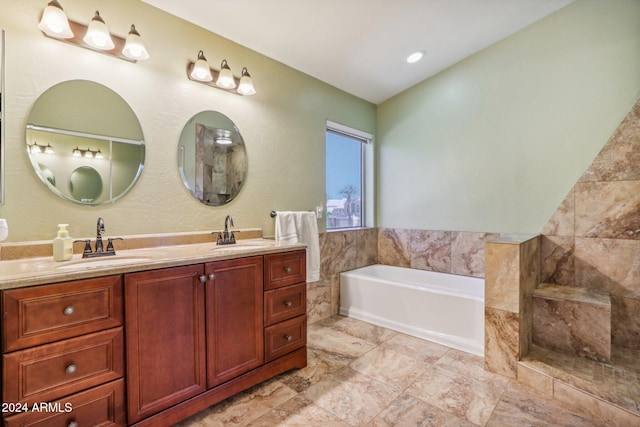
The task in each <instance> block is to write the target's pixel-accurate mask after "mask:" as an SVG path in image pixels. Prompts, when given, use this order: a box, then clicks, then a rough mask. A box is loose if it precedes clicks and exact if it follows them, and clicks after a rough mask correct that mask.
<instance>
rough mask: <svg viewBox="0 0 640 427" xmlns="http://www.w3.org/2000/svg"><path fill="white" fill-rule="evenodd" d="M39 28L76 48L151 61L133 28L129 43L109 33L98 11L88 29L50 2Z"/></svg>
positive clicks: (128, 58) (57, 4)
mask: <svg viewBox="0 0 640 427" xmlns="http://www.w3.org/2000/svg"><path fill="white" fill-rule="evenodd" d="M38 28H40V30H41V31H42V32H43V33H44V34H45V35H46V36H47V37H51V38H54V39H56V40H61V41H64V42H67V43H71V44H74V45H76V46H80V47H84V48H87V49H92V50H95V51H98V52H102V53H105V54H107V55H111V56H114V57H116V58H120V59H124V60H127V61H131V62H136V61H144V60H146V59H149V52H148V51H147V49H146V48H145V46H144V43H143V42H142V38H141V37H140V33H138V31H137V30H136V27H135V26H134V25H131V30H130V31H129V35H128V36H127V38H126V40H125V39H123V38H122V37H118V36H114V35H112V34H110V33H109V29H108V28H107V25H106V24H105V22H104V20H103V19H102V17H101V16H100V12H98V11H96V13H95V15H94V16H93V19H92V20H91V22H90V23H89V25H88V26H87V25H83V24H80V23H78V22H74V21H71V20H69V19H68V18H67V15H66V14H65V13H64V10H63V9H62V6H61V5H60V3H59V2H58V0H52V1H50V2H49V4H48V5H47V7H46V8H45V10H44V12H43V13H42V19H41V20H40V24H38Z"/></svg>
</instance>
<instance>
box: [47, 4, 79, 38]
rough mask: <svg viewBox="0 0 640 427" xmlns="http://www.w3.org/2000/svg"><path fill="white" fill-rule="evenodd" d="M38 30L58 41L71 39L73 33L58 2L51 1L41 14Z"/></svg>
mask: <svg viewBox="0 0 640 427" xmlns="http://www.w3.org/2000/svg"><path fill="white" fill-rule="evenodd" d="M38 28H40V30H41V31H42V32H43V33H45V34H46V35H48V36H51V37H56V38H60V39H70V38H72V37H73V31H71V27H69V20H68V19H67V15H66V14H65V13H64V10H62V6H61V5H60V3H58V0H52V1H51V2H49V4H48V5H47V7H46V8H45V9H44V12H42V19H41V20H40V23H39V24H38Z"/></svg>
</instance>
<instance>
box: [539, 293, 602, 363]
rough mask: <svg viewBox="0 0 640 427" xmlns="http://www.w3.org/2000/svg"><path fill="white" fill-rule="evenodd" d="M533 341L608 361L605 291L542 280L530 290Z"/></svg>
mask: <svg viewBox="0 0 640 427" xmlns="http://www.w3.org/2000/svg"><path fill="white" fill-rule="evenodd" d="M532 338H533V343H534V344H536V345H538V346H540V347H543V348H547V349H551V350H558V351H562V352H566V353H569V354H573V355H576V356H580V357H586V358H588V359H593V360H597V361H600V362H610V361H611V296H610V295H609V293H608V292H604V291H600V290H595V289H585V288H577V287H572V286H558V285H553V284H548V283H542V284H540V286H539V287H538V288H537V289H536V290H534V292H533V331H532Z"/></svg>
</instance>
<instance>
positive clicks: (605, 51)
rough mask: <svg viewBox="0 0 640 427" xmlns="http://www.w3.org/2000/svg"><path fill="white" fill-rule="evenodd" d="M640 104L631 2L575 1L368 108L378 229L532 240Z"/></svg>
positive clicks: (637, 33)
mask: <svg viewBox="0 0 640 427" xmlns="http://www.w3.org/2000/svg"><path fill="white" fill-rule="evenodd" d="M425 60H427V61H428V60H429V58H428V53H427V57H426V58H425ZM639 96H640V1H637V0H609V1H604V0H577V1H576V2H574V3H572V4H570V5H568V6H567V7H565V8H563V9H561V10H560V11H558V12H556V13H555V14H553V15H551V16H549V17H547V18H545V19H543V20H541V21H538V22H537V23H534V24H533V25H531V26H529V27H528V28H525V29H524V30H523V31H521V32H519V33H517V34H515V35H513V36H511V37H509V38H507V39H505V40H503V41H501V42H499V43H497V44H495V45H493V46H491V47H489V48H487V49H485V50H484V51H482V52H479V53H478V54H476V55H474V56H472V57H470V58H468V59H466V60H464V61H462V62H460V63H458V64H456V65H455V66H453V67H451V68H449V69H447V70H445V71H443V72H441V73H440V74H438V75H436V76H434V77H432V78H430V79H428V80H426V81H424V82H422V83H420V84H418V85H417V86H415V87H413V88H411V89H409V90H407V91H405V92H403V93H402V94H400V95H398V96H396V97H394V98H392V99H390V100H388V101H386V102H384V103H382V104H381V105H379V106H378V125H377V126H378V127H377V155H378V170H377V180H378V182H377V183H378V200H377V213H378V225H379V226H382V227H398V228H417V229H434V230H459V231H463V230H464V231H490V232H523V233H537V232H540V231H541V229H542V227H543V225H544V224H545V223H546V221H547V220H548V218H549V217H550V216H551V215H552V214H553V212H554V211H555V209H556V208H557V207H558V205H559V204H560V202H561V201H562V200H563V199H564V197H565V196H566V194H567V192H568V191H569V190H570V189H571V187H572V186H573V185H574V183H575V182H576V180H577V179H578V178H579V177H580V176H581V175H582V173H583V172H584V171H585V170H586V168H587V167H588V165H589V164H590V163H591V161H592V160H593V158H594V157H595V156H596V154H597V153H598V152H599V150H600V149H601V148H602V146H604V144H605V143H606V141H607V139H608V138H609V137H610V136H611V134H612V132H613V131H614V130H615V128H616V127H617V126H618V124H619V123H620V121H621V120H622V119H623V118H624V116H625V115H626V114H627V112H628V111H629V109H630V108H631V106H632V105H633V104H634V102H635V101H636V99H637V98H638V97H639Z"/></svg>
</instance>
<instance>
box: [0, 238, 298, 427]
mask: <svg viewBox="0 0 640 427" xmlns="http://www.w3.org/2000/svg"><path fill="white" fill-rule="evenodd" d="M305 262H306V261H305V251H304V250H296V251H291V252H281V253H275V254H267V255H259V256H249V257H245V258H237V259H231V260H224V261H215V262H209V263H206V264H195V265H187V266H178V267H172V268H164V269H156V270H147V271H139V272H132V273H125V274H123V275H111V276H105V277H98V278H93V279H86V280H77V281H71V282H64V283H58V284H51V285H49V284H45V285H38V286H33V287H25V288H19V289H12V290H4V291H2V308H3V318H2V323H1V325H0V326H1V330H2V349H3V364H2V366H3V368H2V369H3V372H2V375H3V378H2V387H3V388H2V400H3V402H9V401H14V400H15V402H14V403H17V402H26V403H30V404H33V403H37V402H43V403H46V404H49V405H54V406H53V407H54V408H55V405H59V406H60V407H61V408H63V409H64V408H66V406H65V405H71V406H72V411H71V412H60V413H52V412H41V413H37V412H28V413H17V412H16V413H13V414H6V413H5V414H3V425H4V426H5V427H9V426H11V427H14V426H47V427H49V426H68V425H78V426H83V425H99V426H123V425H133V426H136V427H146V426H151V427H158V426H170V425H173V424H175V423H177V422H179V421H181V420H183V419H185V418H187V417H188V416H190V415H193V414H195V413H197V412H199V411H202V410H203V409H206V408H207V407H210V406H211V405H214V404H216V403H219V402H221V401H222V400H224V399H226V398H228V397H231V396H233V395H235V394H237V393H239V392H241V391H243V390H246V389H248V388H250V387H252V386H254V385H256V384H259V383H261V382H263V381H265V380H268V379H270V378H273V377H274V376H276V375H279V374H281V373H283V372H286V371H288V370H290V369H293V368H303V367H305V366H306V364H307V351H306V283H305V278H306V277H305V276H306V272H305V265H306V264H305Z"/></svg>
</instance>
